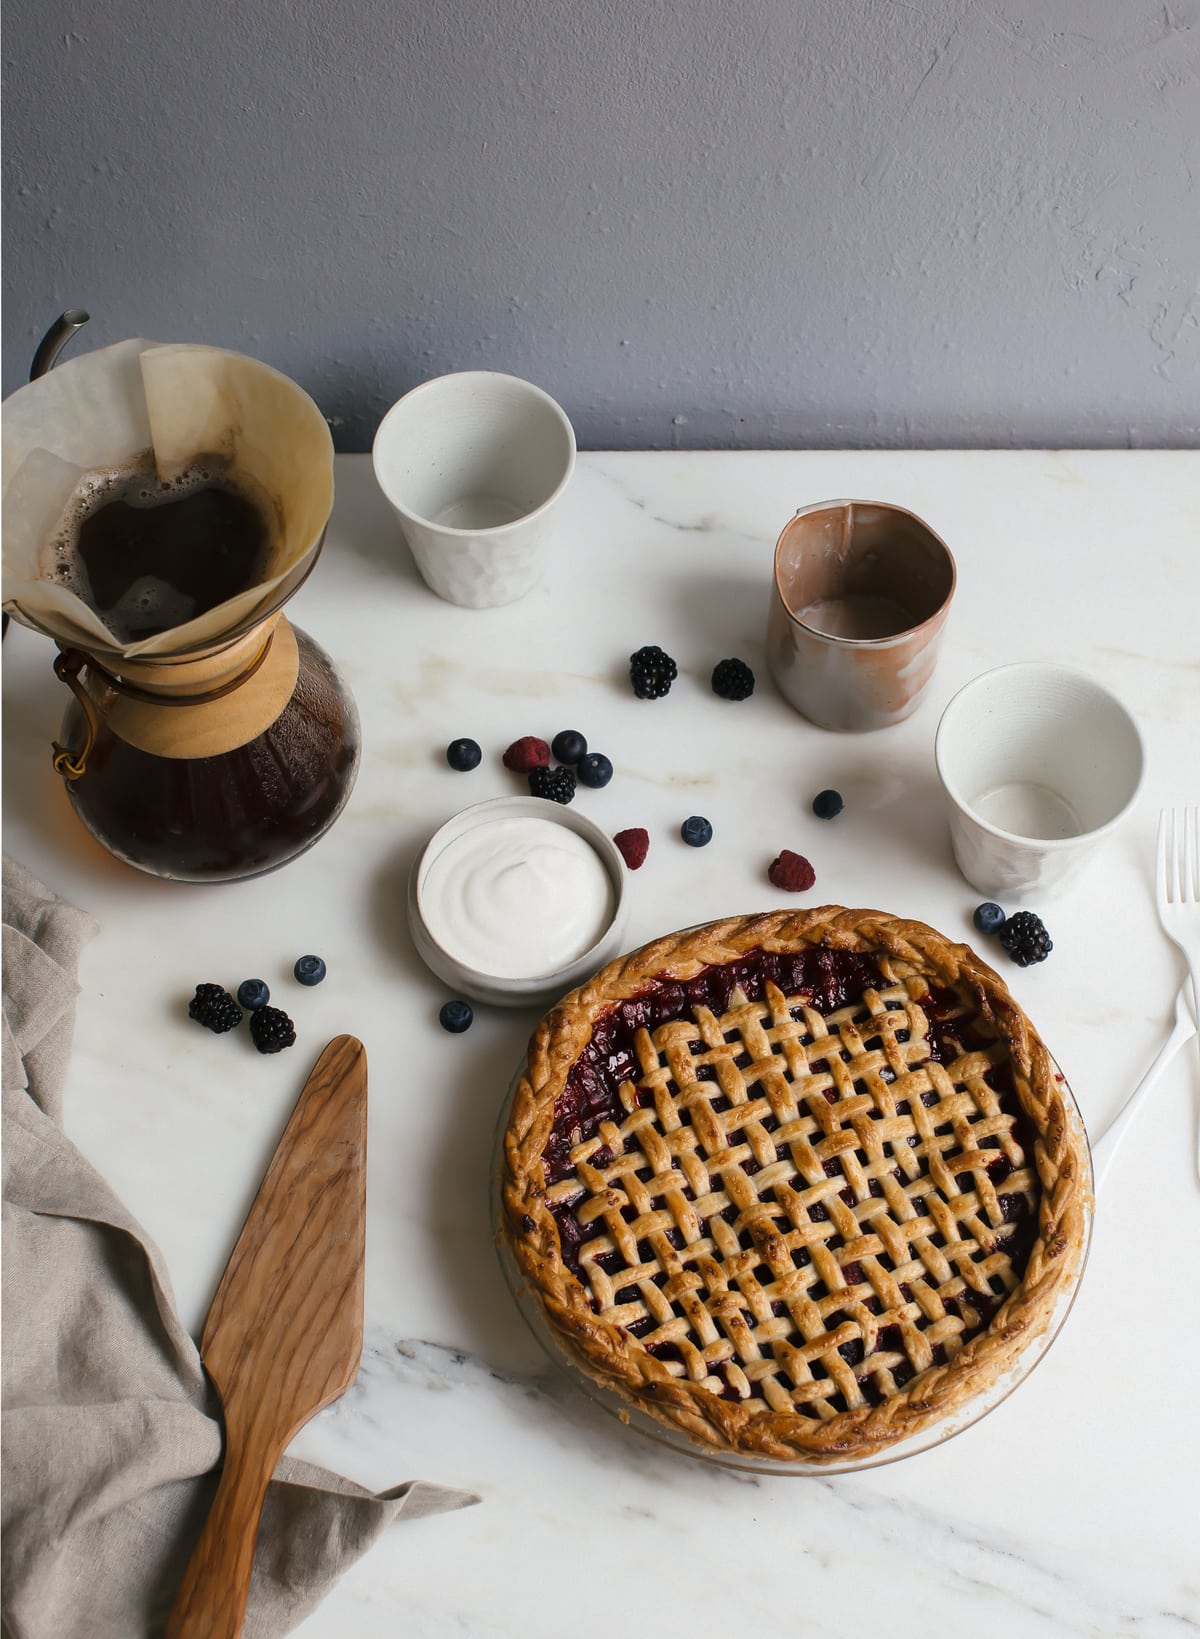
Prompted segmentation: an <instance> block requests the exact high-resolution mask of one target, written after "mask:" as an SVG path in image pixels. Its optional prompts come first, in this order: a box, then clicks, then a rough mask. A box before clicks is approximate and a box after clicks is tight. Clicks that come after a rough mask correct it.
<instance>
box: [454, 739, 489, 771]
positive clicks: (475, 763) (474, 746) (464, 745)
mask: <svg viewBox="0 0 1200 1639" xmlns="http://www.w3.org/2000/svg"><path fill="white" fill-rule="evenodd" d="M482 756H483V752H482V751H480V749H479V744H478V742H477V741H476V740H451V742H450V744H449V745H448V746H447V747H446V761H447V762H448V763H449V764H450V767H451V768H453V769H455V770H456V771H457V772H458V773H459V774H469V773H470V771H471V769H473V768H478V767H479V762H480V759H481V758H482Z"/></svg>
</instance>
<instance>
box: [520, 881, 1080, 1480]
mask: <svg viewBox="0 0 1200 1639" xmlns="http://www.w3.org/2000/svg"><path fill="white" fill-rule="evenodd" d="M501 1166H502V1169H503V1170H502V1189H503V1212H502V1214H501V1231H500V1232H501V1235H502V1237H503V1238H504V1239H505V1241H506V1242H507V1245H508V1247H509V1250H510V1251H511V1253H512V1254H513V1256H514V1257H515V1259H516V1262H517V1264H518V1266H519V1269H520V1272H521V1275H522V1277H523V1278H524V1279H525V1280H526V1281H527V1282H528V1283H529V1284H530V1286H531V1288H532V1290H533V1292H534V1293H535V1294H536V1298H537V1300H538V1301H539V1303H540V1306H541V1308H542V1311H543V1312H544V1315H545V1318H546V1321H547V1322H548V1324H549V1326H550V1328H551V1330H552V1332H553V1333H554V1334H555V1336H556V1338H557V1340H559V1341H560V1342H561V1343H562V1344H563V1345H564V1346H565V1348H566V1350H567V1352H568V1353H569V1355H570V1356H571V1357H572V1358H573V1359H574V1360H575V1361H576V1362H577V1363H578V1364H579V1365H580V1366H581V1367H582V1368H583V1369H584V1370H585V1371H586V1372H587V1373H588V1374H589V1375H590V1376H591V1377H592V1378H593V1379H594V1380H595V1381H597V1382H599V1383H600V1384H601V1385H602V1386H604V1387H606V1388H608V1389H611V1390H615V1391H616V1392H617V1393H618V1394H620V1395H621V1396H622V1397H623V1398H624V1399H625V1400H626V1402H627V1403H630V1404H632V1405H633V1406H635V1407H637V1408H638V1409H639V1410H641V1411H643V1412H645V1413H647V1414H648V1415H649V1416H650V1417H652V1418H655V1419H657V1420H658V1421H660V1422H663V1423H666V1424H669V1425H674V1426H675V1427H676V1428H677V1429H680V1430H683V1431H684V1432H685V1433H686V1434H688V1435H689V1436H690V1437H691V1438H692V1440H694V1441H699V1442H702V1443H704V1444H706V1445H708V1446H710V1447H716V1448H719V1449H722V1450H724V1451H726V1452H736V1453H744V1454H747V1455H755V1456H766V1457H771V1458H779V1459H785V1460H795V1459H813V1460H816V1461H818V1462H819V1461H821V1460H822V1459H824V1460H833V1459H840V1460H845V1459H857V1458H860V1457H867V1456H869V1455H870V1454H872V1453H874V1452H877V1451H880V1450H882V1449H883V1448H884V1447H886V1446H888V1445H890V1444H892V1443H894V1442H896V1441H899V1440H901V1439H903V1438H905V1437H906V1436H908V1435H910V1434H913V1433H916V1432H917V1431H918V1430H920V1429H922V1428H924V1427H926V1426H927V1425H929V1424H930V1423H932V1422H934V1421H936V1420H938V1419H940V1418H942V1417H943V1416H945V1415H946V1414H947V1413H948V1412H950V1411H953V1410H955V1409H957V1408H958V1407H959V1406H961V1405H963V1404H964V1403H965V1402H966V1401H967V1400H969V1399H970V1398H972V1397H973V1396H975V1395H976V1394H978V1393H979V1392H980V1391H981V1390H982V1389H984V1388H986V1387H987V1386H988V1385H989V1384H990V1383H991V1382H993V1381H994V1379H995V1378H996V1377H997V1376H998V1375H999V1374H1000V1373H1001V1372H1003V1371H1004V1370H1005V1369H1006V1368H1007V1367H1009V1366H1010V1365H1011V1364H1012V1363H1013V1362H1014V1360H1015V1359H1016V1357H1017V1355H1018V1354H1019V1353H1020V1351H1021V1350H1022V1349H1023V1348H1024V1346H1025V1345H1026V1344H1027V1343H1028V1342H1029V1341H1030V1340H1031V1339H1032V1338H1033V1337H1035V1336H1036V1335H1037V1334H1038V1333H1039V1332H1041V1331H1042V1330H1044V1329H1045V1327H1046V1325H1047V1324H1048V1322H1049V1320H1050V1318H1051V1315H1052V1312H1053V1310H1054V1308H1055V1305H1056V1302H1057V1300H1058V1298H1059V1297H1060V1296H1061V1295H1062V1293H1063V1292H1064V1291H1065V1290H1066V1289H1067V1288H1068V1286H1069V1284H1070V1282H1071V1281H1072V1279H1073V1278H1074V1276H1075V1275H1076V1273H1077V1272H1078V1269H1079V1267H1080V1262H1081V1254H1082V1247H1083V1240H1084V1236H1083V1225H1084V1211H1085V1205H1086V1200H1087V1198H1088V1191H1089V1185H1088V1181H1087V1180H1088V1177H1089V1176H1090V1174H1089V1171H1088V1167H1087V1163H1086V1160H1085V1158H1084V1157H1083V1155H1082V1154H1081V1152H1080V1141H1078V1140H1077V1139H1076V1138H1075V1137H1074V1136H1073V1132H1072V1128H1071V1126H1070V1124H1069V1122H1068V1120H1067V1112H1066V1108H1065V1105H1064V1100H1063V1095H1062V1092H1061V1089H1060V1085H1059V1081H1058V1078H1057V1076H1056V1073H1055V1069H1054V1066H1053V1062H1052V1060H1051V1058H1050V1055H1049V1053H1048V1052H1047V1050H1046V1048H1045V1046H1044V1045H1043V1043H1042V1041H1041V1039H1040V1038H1039V1036H1038V1035H1037V1032H1036V1031H1035V1030H1034V1028H1033V1026H1032V1025H1031V1024H1030V1022H1029V1020H1028V1019H1027V1018H1026V1016H1025V1014H1024V1013H1023V1012H1022V1010H1021V1009H1020V1008H1019V1007H1018V1006H1017V1004H1016V1002H1015V1001H1014V1000H1013V998H1012V997H1011V996H1010V994H1009V992H1008V990H1007V988H1006V987H1005V985H1004V983H1003V981H1002V980H1001V979H1000V978H999V977H998V976H997V975H996V974H995V973H993V972H992V970H991V969H990V968H989V967H987V966H986V965H985V964H984V963H983V962H982V961H980V959H979V958H978V957H977V956H976V955H974V953H973V952H972V951H971V950H969V949H968V948H967V947H966V946H965V945H957V944H952V943H951V942H950V941H949V940H947V939H945V938H943V937H942V936H941V935H940V934H938V933H936V932H934V931H933V930H932V929H931V928H928V927H925V926H924V925H923V924H921V923H918V922H908V921H900V920H897V919H896V918H893V917H889V916H885V915H882V914H881V913H879V912H876V911H851V910H844V909H842V908H841V907H838V906H825V907H822V908H820V909H813V910H806V911H800V912H796V913H792V912H782V911H781V912H774V913H770V914H767V915H763V916H757V917H748V918H738V919H733V920H728V921H722V922H715V923H711V924H709V925H708V926H706V927H702V928H699V929H693V930H690V931H688V932H686V933H682V934H677V935H672V936H670V937H668V938H664V939H661V940H658V941H657V942H655V943H653V944H650V945H647V946H645V947H644V948H643V949H641V950H639V951H637V952H635V953H634V954H633V955H632V956H628V957H625V958H623V959H621V960H619V961H616V962H613V963H611V964H610V965H609V966H608V967H606V968H604V969H603V970H602V971H601V972H600V973H599V974H598V975H597V976H596V977H595V978H594V979H592V980H591V981H589V982H588V983H587V984H585V985H582V986H581V987H580V988H579V989H577V990H574V991H572V992H571V994H570V995H569V996H567V997H566V998H565V999H564V1000H563V1001H562V1002H560V1003H559V1004H558V1005H557V1006H556V1007H555V1008H554V1009H553V1010H552V1011H551V1012H550V1013H549V1014H548V1015H547V1016H546V1018H545V1019H544V1020H543V1021H542V1023H541V1024H540V1025H539V1026H538V1028H537V1031H536V1032H535V1034H534V1036H533V1039H532V1042H531V1044H530V1051H529V1057H528V1061H527V1064H526V1067H525V1071H524V1073H523V1075H522V1076H521V1078H520V1080H519V1081H518V1084H517V1087H516V1090H515V1094H514V1098H513V1105H512V1111H511V1115H510V1118H509V1122H508V1125H507V1128H506V1130H505V1133H504V1151H503V1159H502V1162H501Z"/></svg>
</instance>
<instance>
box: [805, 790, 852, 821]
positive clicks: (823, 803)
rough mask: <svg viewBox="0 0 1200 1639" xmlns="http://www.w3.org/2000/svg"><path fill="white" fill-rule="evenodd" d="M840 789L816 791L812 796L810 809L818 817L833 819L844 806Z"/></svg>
mask: <svg viewBox="0 0 1200 1639" xmlns="http://www.w3.org/2000/svg"><path fill="white" fill-rule="evenodd" d="M845 806H846V805H845V803H844V802H843V801H842V793H841V792H840V791H818V792H817V794H816V796H815V797H814V798H813V805H812V811H813V813H814V814H815V815H816V816H817V818H818V819H825V820H829V819H835V818H836V817H837V815H838V814H840V813H841V811H842V809H843V808H844V807H845Z"/></svg>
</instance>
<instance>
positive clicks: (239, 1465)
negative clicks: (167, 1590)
mask: <svg viewBox="0 0 1200 1639" xmlns="http://www.w3.org/2000/svg"><path fill="white" fill-rule="evenodd" d="M255 1434H256V1431H255V1429H254V1427H253V1425H251V1427H250V1428H249V1429H247V1430H246V1438H244V1439H241V1438H238V1436H237V1434H235V1433H234V1431H232V1430H230V1431H227V1433H226V1444H225V1464H224V1467H223V1468H222V1470H221V1478H220V1481H219V1483H218V1485H217V1494H216V1496H215V1497H214V1498H213V1505H212V1507H211V1509H210V1510H209V1514H208V1518H207V1519H206V1520H205V1522H204V1529H203V1530H202V1531H201V1533H200V1539H199V1541H198V1542H197V1544H196V1547H195V1549H194V1550H193V1552H192V1557H191V1559H190V1560H189V1562H188V1568H187V1571H186V1573H185V1575H184V1578H183V1581H182V1582H181V1583H180V1585H179V1591H178V1593H177V1594H176V1596H175V1603H174V1605H173V1606H172V1607H171V1615H170V1617H169V1619H168V1621H167V1626H166V1629H165V1632H164V1639H237V1636H238V1635H239V1634H240V1633H241V1631H242V1621H243V1619H244V1617H245V1615H246V1600H247V1598H248V1596H249V1593H250V1575H251V1572H252V1571H253V1569H254V1544H255V1540H256V1538H257V1536H258V1521H259V1516H260V1515H261V1513H262V1506H263V1498H264V1497H265V1495H266V1490H267V1484H268V1482H269V1481H270V1478H271V1475H272V1473H273V1472H274V1469H275V1464H276V1462H277V1461H278V1459H279V1457H280V1455H281V1449H277V1447H278V1442H271V1444H270V1445H268V1444H267V1443H266V1442H264V1440H263V1439H262V1434H261V1430H259V1431H258V1436H259V1437H258V1438H256V1437H255Z"/></svg>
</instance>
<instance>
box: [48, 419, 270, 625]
mask: <svg viewBox="0 0 1200 1639" xmlns="http://www.w3.org/2000/svg"><path fill="white" fill-rule="evenodd" d="M211 487H220V488H223V489H228V490H230V491H232V492H233V493H234V494H237V495H241V496H243V497H244V498H245V499H246V500H249V501H252V502H254V503H255V504H256V505H257V506H258V509H259V511H260V512H261V514H262V517H263V519H264V520H265V522H266V525H267V527H268V531H269V534H270V538H271V543H270V547H269V549H268V557H270V556H271V554H272V553H273V551H274V547H275V540H276V536H277V533H278V531H277V518H278V509H277V508H276V507H275V506H271V505H268V504H266V502H265V497H264V496H263V495H262V493H261V491H260V488H259V486H257V485H255V484H254V483H253V482H251V481H248V480H247V479H246V478H245V476H244V475H242V474H239V475H238V476H237V477H236V478H235V477H234V475H233V472H232V469H231V463H230V462H229V460H228V459H227V458H226V457H225V456H220V455H203V456H197V457H196V459H195V460H193V461H190V462H189V463H188V464H187V465H186V466H185V467H181V468H180V469H178V470H177V471H176V472H175V473H173V474H172V475H171V476H170V477H166V478H164V477H160V476H159V473H158V471H157V468H156V467H155V464H154V452H153V451H152V450H145V451H143V453H142V454H141V455H138V456H135V457H134V459H133V460H132V461H127V462H123V463H122V464H121V465H120V466H119V467H111V468H100V467H97V468H94V469H92V470H91V471H89V472H87V473H85V475H84V476H83V478H82V479H81V480H80V482H79V484H78V486H77V488H76V490H75V493H74V494H73V495H72V497H71V499H70V500H69V501H68V503H67V506H66V508H65V510H64V512H63V514H62V517H61V519H60V520H59V523H58V526H57V528H56V529H55V531H54V533H53V535H51V537H50V538H49V540H48V541H47V542H46V545H45V548H44V550H43V553H42V556H41V562H40V564H39V570H38V578H39V579H41V580H48V581H53V582H54V583H55V584H56V585H58V586H61V587H62V588H63V589H64V590H65V591H68V592H71V593H73V594H74V596H75V597H77V598H79V600H80V601H81V602H82V603H85V604H87V606H88V608H89V609H91V610H92V611H93V613H95V614H98V615H99V616H100V618H101V619H102V620H104V621H105V622H106V624H110V625H112V626H114V627H117V628H120V627H122V626H125V625H128V624H136V625H148V624H149V623H150V621H151V619H152V618H153V620H154V624H156V625H158V626H161V627H162V628H164V629H165V628H167V627H170V626H179V625H182V624H183V622H184V621H186V620H190V619H191V618H192V616H193V615H194V614H195V613H196V606H195V602H194V600H193V599H191V598H187V597H184V596H182V595H181V594H179V593H178V592H176V591H175V590H174V588H172V587H170V586H168V585H167V584H166V583H164V582H162V581H159V580H157V579H156V578H155V577H151V576H143V577H142V578H141V579H139V580H136V581H135V582H134V583H133V584H132V585H131V586H130V587H129V590H128V591H127V592H126V593H125V595H124V596H123V597H122V598H121V599H120V601H119V602H118V603H117V604H116V605H114V607H113V608H112V609H110V610H108V611H106V612H102V611H100V610H99V609H97V608H96V603H95V598H94V596H93V592H92V583H91V579H90V577H89V575H88V572H87V567H86V565H85V564H84V562H83V559H82V558H81V556H80V553H79V531H80V529H81V528H82V527H83V525H84V523H85V522H86V520H87V519H88V518H89V517H90V516H91V514H92V513H93V512H96V511H98V510H99V509H100V508H101V507H102V506H107V505H108V504H109V502H111V501H123V502H124V503H125V505H126V506H135V507H145V508H147V509H149V508H151V507H155V506H160V505H161V504H162V503H163V502H164V501H171V500H181V499H183V498H184V497H185V496H186V495H188V494H189V493H190V492H192V491H193V490H199V489H206V488H211ZM131 617H132V619H131Z"/></svg>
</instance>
